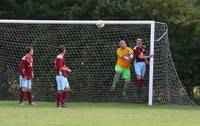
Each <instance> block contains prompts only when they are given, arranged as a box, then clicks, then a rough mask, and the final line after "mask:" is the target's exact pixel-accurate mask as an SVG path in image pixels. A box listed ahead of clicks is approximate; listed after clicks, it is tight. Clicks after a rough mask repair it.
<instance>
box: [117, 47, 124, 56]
mask: <svg viewBox="0 0 200 126" xmlns="http://www.w3.org/2000/svg"><path fill="white" fill-rule="evenodd" d="M117 56H118V57H123V54H122V53H121V52H120V48H118V49H117Z"/></svg>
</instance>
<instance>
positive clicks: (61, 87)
mask: <svg viewBox="0 0 200 126" xmlns="http://www.w3.org/2000/svg"><path fill="white" fill-rule="evenodd" d="M56 82H57V92H56V105H57V107H62V102H63V91H64V84H63V82H64V81H63V76H56Z"/></svg>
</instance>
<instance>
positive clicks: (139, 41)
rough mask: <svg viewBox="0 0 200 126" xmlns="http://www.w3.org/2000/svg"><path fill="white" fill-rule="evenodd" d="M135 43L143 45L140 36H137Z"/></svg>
mask: <svg viewBox="0 0 200 126" xmlns="http://www.w3.org/2000/svg"><path fill="white" fill-rule="evenodd" d="M136 44H137V46H139V47H140V46H142V45H143V40H142V39H141V38H137V39H136Z"/></svg>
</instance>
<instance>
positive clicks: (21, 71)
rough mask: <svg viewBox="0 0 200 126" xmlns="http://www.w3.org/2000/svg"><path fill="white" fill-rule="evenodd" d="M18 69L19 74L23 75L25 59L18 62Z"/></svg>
mask: <svg viewBox="0 0 200 126" xmlns="http://www.w3.org/2000/svg"><path fill="white" fill-rule="evenodd" d="M18 70H19V74H20V75H21V76H22V77H25V61H24V60H22V61H21V62H20V64H19V67H18Z"/></svg>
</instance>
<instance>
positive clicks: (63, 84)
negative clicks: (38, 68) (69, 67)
mask: <svg viewBox="0 0 200 126" xmlns="http://www.w3.org/2000/svg"><path fill="white" fill-rule="evenodd" d="M56 83H57V90H58V91H64V89H65V88H70V87H69V82H68V80H67V78H66V77H64V76H62V75H57V76H56Z"/></svg>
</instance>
